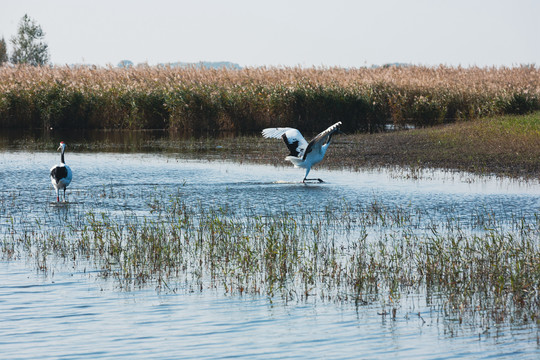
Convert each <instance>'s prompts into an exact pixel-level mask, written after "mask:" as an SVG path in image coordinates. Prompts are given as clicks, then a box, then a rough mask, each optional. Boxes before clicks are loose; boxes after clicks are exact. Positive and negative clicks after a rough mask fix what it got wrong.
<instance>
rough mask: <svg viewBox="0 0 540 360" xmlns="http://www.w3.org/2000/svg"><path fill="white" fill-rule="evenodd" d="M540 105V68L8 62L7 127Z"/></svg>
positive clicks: (366, 119)
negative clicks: (97, 65)
mask: <svg viewBox="0 0 540 360" xmlns="http://www.w3.org/2000/svg"><path fill="white" fill-rule="evenodd" d="M538 109H540V70H539V69H538V68H535V67H531V66H522V67H517V68H450V67H444V66H440V67H436V68H429V67H419V66H411V67H386V68H377V69H363V68H360V69H343V68H311V69H302V68H246V69H242V70H231V69H217V70H216V69H196V68H191V69H178V68H160V67H148V66H145V67H138V68H130V69H117V68H94V67H78V68H68V67H27V66H18V67H1V68H0V127H2V128H43V129H49V128H65V129H81V128H84V129H168V130H177V131H179V132H181V133H186V134H216V133H220V132H233V133H244V134H245V133H250V132H255V131H260V129H262V128H265V127H269V126H283V125H287V126H294V127H298V128H301V129H303V131H306V132H317V131H319V130H320V129H321V128H325V127H326V126H328V125H329V124H331V123H334V122H337V121H342V122H343V123H344V130H345V131H349V132H354V131H369V132H374V131H378V130H381V129H383V128H384V126H385V125H386V124H388V123H393V124H395V125H397V126H402V125H405V124H412V125H416V126H428V125H434V124H440V123H444V122H448V121H455V120H468V119H474V118H478V117H483V116H487V115H495V114H524V113H528V112H531V111H534V110H538Z"/></svg>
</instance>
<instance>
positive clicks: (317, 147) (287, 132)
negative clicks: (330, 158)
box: [262, 121, 341, 182]
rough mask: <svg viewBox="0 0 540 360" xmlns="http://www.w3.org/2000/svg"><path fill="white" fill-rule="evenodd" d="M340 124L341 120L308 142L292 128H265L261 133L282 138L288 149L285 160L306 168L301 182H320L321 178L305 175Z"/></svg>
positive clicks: (328, 144) (320, 157)
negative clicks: (310, 177)
mask: <svg viewBox="0 0 540 360" xmlns="http://www.w3.org/2000/svg"><path fill="white" fill-rule="evenodd" d="M340 126H341V121H340V122H337V123H335V124H334V125H332V126H330V127H329V128H328V129H326V130H324V131H323V132H321V133H320V134H319V135H317V136H315V137H314V138H313V140H311V141H310V142H309V143H308V142H307V141H306V139H304V137H303V136H302V134H301V133H300V131H298V130H297V129H294V128H287V127H285V128H267V129H264V130H263V131H262V135H263V136H264V137H265V138H274V139H279V138H282V139H283V141H285V145H287V148H288V149H289V151H290V154H289V155H288V156H287V157H285V160H288V161H290V162H291V163H292V164H293V165H294V166H295V167H301V168H304V169H306V176H305V177H304V180H303V182H305V181H306V180H318V181H319V182H322V180H321V179H308V178H307V176H308V174H309V171H310V170H311V167H312V166H313V165H316V164H318V163H320V162H321V161H322V160H323V159H324V155H325V154H326V150H328V146H330V142H331V140H332V135H334V133H336V132H338V131H340V130H339V127H340Z"/></svg>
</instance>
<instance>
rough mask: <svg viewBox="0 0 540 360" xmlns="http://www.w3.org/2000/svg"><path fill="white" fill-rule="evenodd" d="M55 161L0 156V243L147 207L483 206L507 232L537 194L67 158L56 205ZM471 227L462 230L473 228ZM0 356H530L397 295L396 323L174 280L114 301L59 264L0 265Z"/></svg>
mask: <svg viewBox="0 0 540 360" xmlns="http://www.w3.org/2000/svg"><path fill="white" fill-rule="evenodd" d="M58 160H59V157H58V155H57V154H54V153H53V154H51V153H30V152H24V151H13V152H3V153H0V183H1V185H2V190H1V193H0V204H1V206H2V208H1V210H0V234H1V235H2V236H8V237H9V235H10V234H11V233H12V232H14V231H19V232H20V231H22V229H24V228H26V229H32V228H36V224H39V229H44V228H48V227H58V226H62V224H63V223H64V222H65V221H66V220H70V219H73V218H77V217H79V216H81V215H82V214H85V213H86V212H88V211H93V212H96V213H100V212H106V213H110V214H118V215H121V214H124V213H126V212H129V213H133V214H136V215H139V216H152V204H153V202H154V201H156V199H166V198H167V197H168V196H180V197H181V198H182V199H183V200H184V201H186V202H187V203H198V202H200V203H201V204H203V206H210V205H212V206H216V207H224V208H228V209H233V210H237V211H239V213H249V214H253V213H273V212H278V211H281V210H287V211H289V212H295V213H301V212H303V211H307V210H310V211H312V210H313V211H324V210H325V209H328V208H333V207H335V206H339V204H341V203H342V202H344V201H345V202H347V203H349V204H369V203H372V202H373V201H377V202H379V203H382V204H386V205H396V206H411V205H412V206H414V207H415V208H420V209H423V210H424V211H425V212H426V214H428V215H429V218H431V219H436V220H437V219H439V220H440V221H444V219H445V216H447V215H448V214H449V213H451V214H452V216H458V217H460V218H462V219H463V220H462V221H463V223H464V224H466V225H467V224H469V223H473V222H474V221H475V219H476V215H475V214H478V213H479V212H480V211H481V210H485V209H487V213H491V214H492V215H493V216H494V217H497V219H498V220H500V221H502V222H503V223H504V220H505V219H511V218H512V217H513V216H526V217H527V216H534V214H535V213H538V210H539V209H540V184H539V183H538V182H519V181H511V180H504V179H502V180H501V179H496V178H485V177H482V178H479V177H474V176H471V175H468V174H463V173H441V172H436V171H433V172H424V173H422V174H420V178H417V175H418V174H415V173H412V174H411V173H407V172H401V171H399V170H394V171H369V172H348V171H326V170H320V169H313V170H312V175H313V176H316V177H321V178H322V179H324V180H325V181H326V182H325V183H322V184H309V185H304V184H301V183H300V182H299V181H300V180H301V179H302V177H303V170H301V169H294V168H291V167H288V166H286V165H287V164H284V163H282V164H283V165H285V166H283V167H282V166H279V167H275V166H263V165H249V164H238V163H229V162H217V161H205V160H189V159H185V158H181V157H178V156H174V155H156V154H117V153H107V154H104V153H93V154H80V153H69V152H68V153H67V154H66V162H67V164H68V165H69V166H71V168H72V169H73V172H74V176H73V182H72V184H71V185H70V186H69V188H68V191H67V203H66V204H60V205H57V204H55V200H56V199H55V197H56V196H55V194H54V191H53V189H52V186H51V185H50V182H49V179H48V171H49V168H50V167H51V166H52V165H53V164H55V163H57V162H58ZM470 225H471V226H472V225H473V224H470ZM0 284H1V286H0V323H1V324H2V326H1V327H0V348H1V353H2V356H1V357H5V358H35V357H38V356H39V357H50V358H61V357H67V358H84V357H86V358H96V357H99V358H111V357H125V358H134V357H135V358H136V357H150V356H151V357H160V358H184V357H185V358H205V357H206V358H223V357H246V358H256V357H259V358H298V357H302V358H381V357H402V358H434V357H437V358H463V357H473V358H486V357H497V358H514V357H520V358H538V357H539V356H540V345H539V331H538V327H537V325H535V324H532V323H522V322H517V323H510V322H504V323H502V324H495V325H494V324H489V326H488V325H485V326H467V325H466V324H459V323H458V322H457V321H456V320H455V319H452V318H451V317H448V316H445V315H444V314H441V312H440V311H439V310H438V309H437V307H435V306H432V305H429V304H426V300H425V296H423V294H411V295H410V296H408V297H403V299H402V300H401V302H402V303H401V304H400V305H399V306H398V308H399V311H398V314H397V316H396V318H395V319H392V318H391V317H390V316H389V315H382V314H384V311H385V308H384V307H383V305H382V304H379V303H377V302H375V303H371V304H369V305H364V306H359V307H356V306H355V304H354V303H352V304H351V303H340V302H335V301H330V302H323V301H321V300H320V299H316V298H310V299H308V300H306V301H300V302H293V303H285V302H284V300H282V299H270V298H268V297H266V296H262V295H261V296H243V297H242V296H236V295H224V294H222V293H221V292H220V291H219V290H216V289H205V290H203V291H198V290H194V289H192V288H190V286H189V284H179V285H178V286H179V288H178V289H177V291H175V292H160V291H156V290H155V289H154V288H153V287H152V286H148V287H146V288H144V287H143V288H141V289H136V290H133V291H129V292H124V291H119V290H118V288H117V286H116V285H115V283H114V280H105V279H102V278H100V277H98V276H97V274H96V273H95V272H94V269H92V268H91V266H90V265H87V264H80V263H79V264H77V265H73V264H63V263H62V262H61V261H59V262H58V263H57V264H55V265H54V266H52V268H50V269H49V271H48V272H47V273H41V272H39V271H37V270H36V269H35V264H34V263H33V262H32V261H31V260H24V258H23V259H20V260H13V261H3V262H0Z"/></svg>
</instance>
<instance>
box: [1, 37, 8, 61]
mask: <svg viewBox="0 0 540 360" xmlns="http://www.w3.org/2000/svg"><path fill="white" fill-rule="evenodd" d="M7 61H8V55H7V46H6V40H4V37H2V40H0V66H2V64H4V63H5V62H7Z"/></svg>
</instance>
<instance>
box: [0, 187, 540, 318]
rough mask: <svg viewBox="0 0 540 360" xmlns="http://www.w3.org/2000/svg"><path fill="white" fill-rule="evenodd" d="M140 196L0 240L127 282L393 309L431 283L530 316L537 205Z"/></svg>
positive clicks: (539, 304) (461, 300) (481, 304)
mask: <svg viewBox="0 0 540 360" xmlns="http://www.w3.org/2000/svg"><path fill="white" fill-rule="evenodd" d="M105 196H112V195H110V194H109V195H107V194H105ZM148 205H149V207H150V208H151V214H150V215H148V216H143V217H138V216H135V215H134V214H130V213H124V214H118V213H117V214H109V213H99V214H98V213H95V212H92V211H90V212H87V213H86V214H75V215H76V216H73V217H69V218H68V219H71V220H68V223H67V226H65V227H61V228H55V229H36V228H23V229H19V230H16V231H15V228H16V226H15V225H14V224H12V225H11V227H12V228H13V229H14V230H13V231H11V232H10V234H9V235H7V236H4V238H3V240H2V242H1V243H0V249H1V250H2V253H3V254H4V256H6V257H26V256H30V257H31V258H33V259H35V262H36V267H37V268H39V269H41V270H43V271H48V269H49V268H50V267H51V263H53V262H54V259H64V261H66V262H74V263H75V264H76V263H77V262H79V261H85V262H87V261H89V262H90V263H91V264H92V265H91V266H93V267H96V268H98V269H100V274H101V276H103V277H106V278H109V277H111V278H113V279H115V281H117V282H118V285H119V286H120V287H121V288H126V289H129V288H131V287H133V286H147V285H148V284H155V285H156V286H158V287H160V288H163V289H165V290H168V291H178V287H179V286H186V287H187V288H188V289H191V290H190V291H194V290H197V291H204V290H205V289H208V288H211V289H218V290H221V291H223V292H225V293H227V294H264V295H267V296H269V297H271V298H272V297H276V296H277V297H283V298H284V299H286V300H287V301H291V300H292V301H302V300H305V299H307V298H311V297H316V298H319V299H322V300H324V301H338V302H354V303H356V304H357V305H359V306H360V305H362V304H366V303H371V302H380V303H381V304H382V305H383V306H384V307H385V308H386V307H387V308H389V309H392V314H393V316H394V317H395V315H396V311H399V301H400V298H402V297H406V296H407V294H408V293H411V292H412V293H424V294H426V296H431V295H430V294H438V296H439V297H440V299H442V300H435V299H432V300H430V301H442V302H440V303H438V304H439V305H438V306H440V307H441V308H442V309H444V311H445V312H447V313H449V314H450V313H451V314H453V316H457V317H459V319H463V318H464V317H472V318H475V317H480V318H482V319H484V318H488V319H490V320H489V321H495V322H497V321H505V320H506V319H507V318H516V317H519V319H526V320H527V321H535V322H539V321H540V318H539V316H540V296H539V295H538V294H539V290H540V267H539V265H538V264H540V243H539V242H538V238H539V235H540V216H539V215H538V214H537V213H534V214H522V215H521V216H514V217H512V218H511V219H508V220H505V221H501V220H500V219H498V218H497V216H495V215H494V214H493V213H492V212H490V210H489V209H479V210H478V213H476V214H475V215H473V216H471V217H470V218H462V217H459V216H454V215H453V214H452V213H451V212H450V213H448V214H447V215H446V218H445V220H444V221H441V219H440V218H434V219H430V218H429V217H430V214H427V213H426V212H425V211H423V210H422V209H419V208H415V207H414V206H412V205H407V206H393V205H392V206H389V205H386V204H383V203H380V202H379V201H377V200H376V199H375V200H373V201H372V202H371V203H367V204H351V203H346V202H342V201H341V202H339V201H338V202H336V203H335V204H328V205H327V207H326V209H325V210H324V211H321V212H315V211H312V212H304V213H302V214H298V215H297V214H291V213H289V212H287V211H285V210H284V211H281V212H278V213H274V214H272V213H251V212H249V211H248V212H247V213H246V212H245V211H246V210H242V209H236V210H234V209H228V208H223V207H213V206H209V205H203V204H186V203H185V202H183V200H182V199H181V197H180V196H170V197H169V198H167V199H160V198H156V199H151V200H150V201H149V203H148ZM428 302H429V301H428ZM519 314H521V315H519ZM518 315H519V316H518ZM460 321H461V320H460Z"/></svg>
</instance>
